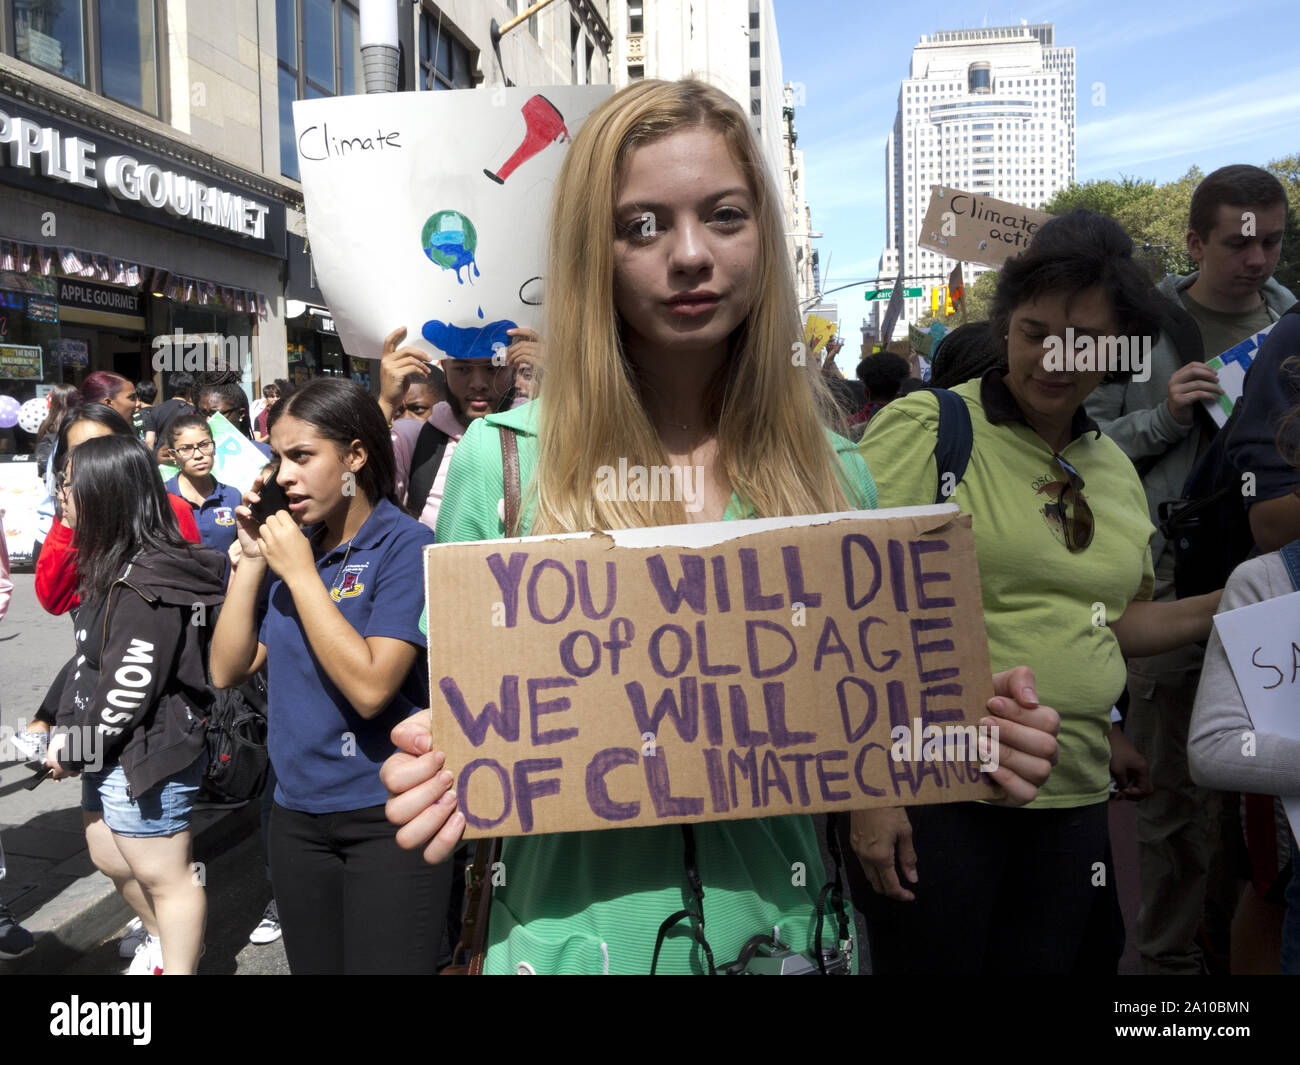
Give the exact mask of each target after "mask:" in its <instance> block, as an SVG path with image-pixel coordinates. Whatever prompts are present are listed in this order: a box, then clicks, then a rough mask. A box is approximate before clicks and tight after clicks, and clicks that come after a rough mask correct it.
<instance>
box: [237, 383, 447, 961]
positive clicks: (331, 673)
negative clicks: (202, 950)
mask: <svg viewBox="0 0 1300 1065" xmlns="http://www.w3.org/2000/svg"><path fill="white" fill-rule="evenodd" d="M268 427H269V429H270V434H271V446H272V448H273V449H274V451H275V453H276V456H277V458H278V463H279V466H278V471H277V473H276V481H277V483H278V484H279V485H280V487H281V488H282V489H283V491H284V493H285V496H286V498H287V500H288V504H289V506H288V510H285V511H279V512H277V513H274V514H271V515H270V516H269V517H268V518H267V520H266V522H265V524H261V525H259V524H258V522H257V521H256V520H255V519H254V517H253V514H252V511H251V510H250V509H249V505H248V504H251V503H258V502H260V501H261V500H260V498H259V496H258V495H257V493H256V489H257V488H258V487H260V483H261V482H260V481H259V482H258V484H257V485H255V486H254V489H255V490H254V492H250V493H248V494H247V495H245V496H244V505H243V506H240V507H239V508H238V510H237V511H236V520H237V523H238V524H237V529H238V535H239V542H240V546H241V548H242V557H241V558H240V560H239V562H238V564H237V565H236V567H235V571H234V575H233V577H232V578H231V582H230V587H229V590H228V592H227V596H226V602H225V606H224V608H223V609H222V612H221V616H220V618H219V620H218V622H217V626H216V631H215V632H214V634H213V641H212V654H211V665H212V679H213V683H214V684H216V685H218V686H220V687H229V686H231V685H235V684H239V683H241V682H243V681H244V680H246V679H247V678H248V677H250V676H251V675H252V674H253V673H254V672H256V671H257V670H258V669H259V668H260V667H261V666H262V664H263V663H266V664H267V666H268V670H269V678H268V683H269V689H270V701H271V709H270V736H269V740H268V743H269V746H270V752H271V761H272V763H273V764H274V766H275V772H276V777H277V785H276V789H275V803H274V806H273V808H272V814H271V840H270V853H271V879H272V882H273V887H274V891H275V898H276V901H277V903H278V905H279V912H280V921H281V925H282V927H283V929H284V945H285V951H286V953H287V955H288V959H289V967H290V969H291V970H292V971H293V972H294V973H378V972H393V973H404V974H405V973H412V974H415V973H420V974H428V973H432V972H434V971H435V968H436V965H437V961H438V951H439V946H440V938H441V931H442V923H443V917H444V914H445V912H446V907H447V898H448V891H449V888H450V866H443V867H430V866H428V865H426V864H425V863H424V862H423V861H422V860H421V859H420V856H419V855H418V854H416V853H413V852H408V851H403V850H402V849H401V848H399V847H398V846H397V843H396V841H395V840H394V839H393V834H392V829H391V827H389V826H388V823H387V821H386V820H385V817H384V803H385V801H386V799H387V798H388V793H387V791H386V790H385V788H384V786H383V784H382V783H380V780H379V766H380V765H381V764H382V762H383V761H384V759H385V758H387V757H388V756H389V755H390V754H391V753H393V750H394V748H393V744H392V742H391V740H390V738H389V733H390V732H391V730H392V728H393V727H394V726H395V725H396V724H397V723H399V722H401V721H402V720H404V719H405V718H407V717H408V716H410V715H411V714H413V713H415V712H417V711H418V710H420V709H421V708H423V707H426V706H427V705H428V698H429V696H428V683H429V682H428V666H427V662H426V660H425V637H424V634H423V633H422V632H421V630H420V617H421V614H422V613H423V610H424V565H423V550H424V547H425V546H426V545H427V544H431V543H432V542H433V533H432V532H431V531H429V530H428V529H426V528H425V527H424V526H422V525H421V524H420V523H419V522H417V521H416V520H415V519H414V518H412V517H410V516H408V515H407V514H405V513H404V512H403V511H402V510H401V509H400V508H399V506H398V505H397V502H396V499H395V498H394V493H393V479H394V461H393V450H392V444H391V442H390V441H389V436H388V425H387V423H386V421H385V419H384V416H383V414H382V413H381V412H380V409H379V406H378V404H377V403H376V402H375V400H374V399H373V398H372V397H371V396H370V394H369V393H368V392H366V390H365V389H363V388H362V387H361V386H360V385H358V384H357V383H356V382H354V381H349V380H339V379H333V380H318V381H313V382H312V383H311V384H309V385H307V386H306V387H305V388H303V389H301V390H300V391H298V392H295V393H294V394H293V395H292V396H290V397H289V398H288V399H286V400H284V401H282V402H281V403H279V404H278V405H277V406H276V407H275V409H274V410H273V411H272V412H271V415H270V418H269V419H268ZM259 618H260V622H259Z"/></svg>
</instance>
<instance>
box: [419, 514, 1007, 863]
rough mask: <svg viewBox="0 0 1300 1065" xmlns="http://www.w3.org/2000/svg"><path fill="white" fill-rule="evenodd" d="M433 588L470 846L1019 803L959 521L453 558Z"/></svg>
mask: <svg viewBox="0 0 1300 1065" xmlns="http://www.w3.org/2000/svg"><path fill="white" fill-rule="evenodd" d="M425 579H426V593H427V595H428V601H429V604H430V609H429V616H430V617H431V618H437V617H439V616H447V609H446V608H447V605H448V604H449V603H454V604H456V609H455V621H454V623H452V624H448V625H446V626H445V627H443V628H441V629H435V630H433V631H431V632H430V633H429V675H430V690H431V696H432V704H433V741H434V746H435V748H437V749H439V750H442V751H445V752H446V755H447V768H448V769H449V770H450V771H451V772H452V773H453V774H454V775H455V788H456V793H457V796H458V801H459V806H460V810H461V811H462V812H463V813H464V814H465V817H466V821H467V831H466V835H467V836H468V837H470V838H476V837H482V836H491V835H521V834H530V833H531V834H537V833H545V832H559V831H566V832H568V831H574V830H580V829H599V828H619V827H629V826H637V825H651V824H667V823H676V822H686V821H717V820H727V819H731V818H745V817H770V816H775V815H779V814H791V813H811V812H814V811H819V810H832V809H859V808H865V807H871V806H889V805H899V804H909V805H911V804H925V803H938V802H954V801H964V800H970V799H976V798H990V797H994V796H996V795H997V794H998V789H997V788H996V787H995V786H994V785H992V784H990V783H989V782H988V778H987V775H986V774H984V773H982V772H981V771H980V764H979V763H980V758H979V754H978V753H977V750H976V725H977V723H978V721H979V720H980V718H981V717H983V716H985V714H986V710H985V706H986V703H987V701H988V699H989V698H990V697H991V696H992V681H991V677H990V674H989V658H988V646H987V642H986V638H985V633H984V623H983V611H982V608H981V601H980V588H979V578H978V576H977V568H976V563H975V550H974V543H973V540H972V538H971V532H970V519H969V517H966V516H963V515H959V513H958V512H957V509H956V508H955V507H953V506H938V507H911V508H905V509H900V510H893V511H888V512H881V514H879V515H877V514H874V513H872V512H854V513H852V514H843V515H816V516H812V517H808V518H796V519H766V520H759V521H738V522H726V523H713V524H700V525H685V526H675V527H669V528H658V529H642V530H625V531H620V532H616V533H613V534H603V533H602V534H596V535H590V536H576V537H575V536H569V537H549V538H544V537H530V538H526V539H522V540H506V541H494V542H483V543H473V544H441V545H437V546H434V547H430V548H428V549H427V550H426V552H425Z"/></svg>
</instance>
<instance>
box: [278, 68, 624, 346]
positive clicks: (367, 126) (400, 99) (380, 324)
mask: <svg viewBox="0 0 1300 1065" xmlns="http://www.w3.org/2000/svg"><path fill="white" fill-rule="evenodd" d="M612 91H613V90H612V88H611V87H610V86H607V85H606V86H590V85H580V86H571V85H558V86H550V85H548V86H546V87H544V88H540V89H527V88H511V89H506V88H502V87H499V86H498V87H494V88H491V89H487V88H484V89H462V90H456V91H448V92H419V93H415V92H408V93H380V94H375V95H369V96H335V97H330V98H329V99H324V100H299V101H297V102H296V103H295V104H294V105H293V119H294V127H295V130H296V134H297V145H298V166H299V171H300V173H301V177H302V189H303V201H304V205H305V211H306V215H307V236H308V241H309V243H310V246H311V255H312V262H313V263H314V264H315V268H316V277H317V281H318V283H319V285H320V289H321V292H322V293H323V294H324V296H325V299H326V302H327V303H328V304H329V308H330V311H331V313H332V314H333V316H334V321H335V324H336V326H337V328H338V334H339V338H340V340H342V342H343V347H344V349H345V350H346V351H347V352H348V353H349V354H351V355H360V356H364V357H366V358H378V357H379V355H380V351H381V348H382V345H383V340H384V337H385V336H387V335H388V334H389V333H390V332H392V331H393V330H394V329H395V328H397V327H398V326H405V327H406V339H405V341H404V342H405V343H406V344H410V345H413V346H415V347H417V348H422V349H423V350H425V351H426V352H428V353H429V354H430V355H432V356H433V357H434V358H438V359H441V358H447V357H451V358H478V357H491V356H492V355H493V354H494V349H496V348H497V347H498V345H500V346H503V347H508V346H509V344H510V340H511V338H510V337H509V336H507V335H506V331H507V330H508V329H511V328H513V327H515V326H531V327H536V326H537V324H538V322H537V315H538V310H539V308H540V305H541V300H542V289H543V277H542V275H543V273H544V255H545V246H546V225H547V220H548V216H549V213H550V205H551V198H552V193H553V191H554V185H555V180H556V177H557V176H558V174H559V172H560V165H561V164H562V163H563V161H564V153H565V151H566V150H567V147H568V143H569V141H570V139H571V138H572V136H573V134H574V132H575V130H577V128H578V126H579V125H581V123H582V121H583V119H585V118H586V117H587V115H588V114H590V113H591V111H592V110H593V109H594V108H596V107H597V106H598V105H599V104H600V103H601V102H602V101H603V100H604V99H605V98H606V97H608V96H609V95H610V93H611V92H612Z"/></svg>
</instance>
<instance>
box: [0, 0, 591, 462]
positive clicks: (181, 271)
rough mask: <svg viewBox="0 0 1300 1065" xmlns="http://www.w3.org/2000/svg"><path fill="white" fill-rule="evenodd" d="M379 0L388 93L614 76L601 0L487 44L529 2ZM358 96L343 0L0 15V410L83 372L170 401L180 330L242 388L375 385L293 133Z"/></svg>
mask: <svg viewBox="0 0 1300 1065" xmlns="http://www.w3.org/2000/svg"><path fill="white" fill-rule="evenodd" d="M393 3H395V4H396V5H397V9H398V27H399V39H400V44H401V59H400V62H399V89H404V90H408V91H435V90H442V89H453V88H470V87H475V86H483V85H547V84H570V83H574V82H578V83H608V81H609V78H610V61H609V55H610V43H611V35H610V30H609V6H610V5H609V0H554V2H553V3H551V4H550V5H549V6H548V7H547V8H545V9H544V10H542V11H541V12H539V13H538V14H536V15H534V16H533V17H531V18H530V19H528V20H526V21H525V22H524V23H522V24H520V25H519V26H518V27H516V28H514V29H512V30H510V31H508V32H507V33H505V34H504V35H502V36H501V37H500V39H499V40H494V38H493V31H494V27H495V28H500V27H502V26H505V25H506V24H507V23H508V22H509V21H510V20H511V19H512V18H514V17H515V16H516V15H517V14H519V13H521V12H522V11H523V10H525V9H526V8H527V7H528V6H529V5H528V4H527V3H526V2H525V0H443V2H442V3H437V4H435V3H432V2H428V0H393ZM361 91H363V83H362V62H361V42H360V13H359V7H358V3H357V0H228V2H226V3H220V4H218V3H212V2H211V0H138V2H136V3H122V2H121V0H0V394H3V395H11V396H13V397H14V398H15V399H18V400H19V401H23V400H26V399H29V398H32V397H33V396H34V395H37V394H40V393H42V392H43V391H45V390H48V388H49V387H51V386H52V385H53V384H55V383H58V382H60V381H65V380H66V381H71V382H73V383H79V382H80V381H81V380H82V379H83V378H84V377H85V376H86V374H87V373H89V372H91V371H93V370H96V369H103V370H112V371H115V372H117V373H120V374H122V375H124V376H126V377H127V378H129V379H131V380H133V381H135V380H140V379H144V378H156V379H159V383H160V385H162V386H163V390H164V391H165V387H166V382H165V380H163V379H162V378H163V376H164V375H165V374H166V373H167V372H173V371H175V370H178V369H191V368H195V367H191V366H189V365H183V364H181V363H180V360H182V359H185V358H189V360H190V361H193V358H194V357H195V356H196V355H197V346H196V345H192V344H188V343H186V344H182V345H181V346H180V349H179V350H177V347H176V346H175V345H174V344H173V345H168V344H160V339H161V338H175V337H176V335H177V333H178V332H179V333H180V334H182V335H183V336H185V337H187V338H188V337H192V335H193V334H196V333H197V334H203V335H204V339H205V341H206V343H205V344H204V345H203V351H204V353H205V354H204V355H202V356H198V357H199V358H200V361H203V362H204V365H203V366H202V367H198V368H205V369H212V368H225V369H230V368H232V359H233V360H235V361H234V362H233V368H235V369H238V370H239V372H240V374H241V379H242V382H243V384H244V387H245V389H246V390H247V391H248V392H249V393H250V394H256V392H257V390H258V389H259V388H260V387H261V385H262V383H264V382H267V381H270V380H272V379H274V378H277V377H285V376H289V377H292V378H294V379H296V380H305V379H306V378H308V377H311V376H315V375H320V374H331V375H333V374H338V375H342V374H346V375H350V376H352V377H354V378H356V379H358V380H361V381H363V382H364V383H367V384H371V383H372V382H371V381H370V369H371V366H370V364H369V363H368V362H367V361H365V360H360V359H358V360H355V361H354V360H351V359H350V358H349V357H348V355H347V353H345V352H344V351H343V350H342V348H341V346H340V345H339V342H338V339H337V336H336V335H335V334H334V331H333V328H332V326H333V323H332V320H331V318H330V315H329V311H328V308H327V307H326V306H325V305H324V301H323V299H322V298H321V296H320V293H319V291H318V290H317V289H316V287H315V285H314V278H313V275H312V270H311V263H310V249H309V248H307V247H306V244H305V234H306V227H305V222H304V218H303V212H302V191H301V186H300V185H299V184H298V181H297V161H296V160H297V157H296V146H295V144H294V133H293V117H292V106H293V102H294V100H296V99H307V98H316V97H321V96H331V95H338V94H342V93H355V92H361ZM218 356H219V357H218ZM214 363H215V365H214ZM373 383H377V382H373ZM28 442H30V441H28ZM17 443H19V444H21V443H22V441H21V440H18V441H17ZM3 446H9V447H13V446H15V440H13V439H10V440H7V441H0V447H3Z"/></svg>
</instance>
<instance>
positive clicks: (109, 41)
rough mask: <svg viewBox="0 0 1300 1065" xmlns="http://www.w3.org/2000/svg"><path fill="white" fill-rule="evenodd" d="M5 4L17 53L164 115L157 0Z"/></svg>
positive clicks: (20, 1) (93, 89)
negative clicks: (154, 0) (155, 0)
mask: <svg viewBox="0 0 1300 1065" xmlns="http://www.w3.org/2000/svg"><path fill="white" fill-rule="evenodd" d="M3 9H4V10H5V12H6V14H7V15H8V18H9V31H10V35H9V40H10V42H11V47H12V55H14V56H15V57H16V58H18V59H21V60H22V61H23V62H24V63H31V64H32V65H33V66H38V67H40V68H41V69H43V70H48V71H50V72H51V73H54V74H57V75H59V76H60V77H63V78H67V79H68V80H69V81H75V82H76V83H77V84H79V85H84V86H85V87H86V88H87V89H89V90H90V91H91V92H95V93H99V94H100V95H102V96H107V97H109V98H110V99H113V100H117V101H118V102H119V103H124V104H127V105H128V106H130V107H134V108H136V110H139V111H146V112H148V113H149V114H151V115H158V116H159V117H162V107H161V95H162V88H161V86H162V84H163V78H162V75H161V71H162V64H163V55H164V52H163V48H162V43H161V42H162V41H164V40H165V38H166V34H165V33H161V32H159V28H158V26H157V25H155V18H154V15H155V5H154V3H153V0H12V2H11V3H7V4H4V5H3ZM92 33H93V34H94V37H91V36H90V35H91V34H92ZM95 38H97V39H95Z"/></svg>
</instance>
